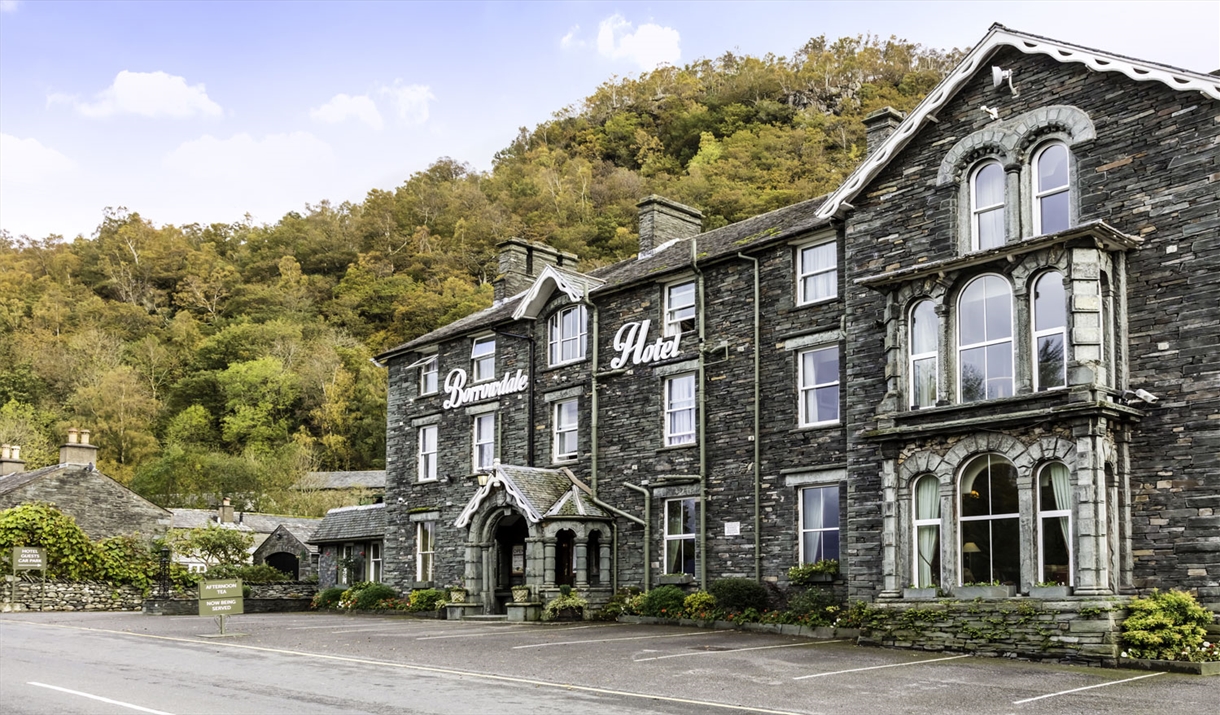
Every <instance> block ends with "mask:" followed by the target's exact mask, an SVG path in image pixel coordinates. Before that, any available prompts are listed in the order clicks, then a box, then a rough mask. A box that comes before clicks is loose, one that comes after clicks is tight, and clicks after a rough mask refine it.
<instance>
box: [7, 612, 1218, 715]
mask: <svg viewBox="0 0 1220 715" xmlns="http://www.w3.org/2000/svg"><path fill="white" fill-rule="evenodd" d="M229 630H230V631H231V632H237V633H242V634H244V635H236V636H233V637H228V638H223V639H222V638H212V637H209V636H212V635H215V634H216V632H217V628H216V625H215V622H214V621H213V620H212V619H207V618H196V617H157V616H143V615H140V614H113V613H89V614H86V613H75V614H63V613H59V614H56V613H41V614H40V613H25V614H5V615H3V616H0V711H2V712H4V713H14V714H25V713H31V714H33V713H37V714H38V715H43V714H45V713H101V714H103V715H105V714H110V713H128V714H130V713H133V712H144V713H154V714H155V713H169V714H172V715H188V714H191V713H201V714H208V715H210V714H212V713H217V714H225V715H229V714H232V715H243V714H246V713H250V714H252V715H257V714H263V713H294V714H295V713H302V714H312V713H438V714H442V715H448V714H450V713H492V712H494V713H497V714H499V713H505V714H512V713H522V714H526V713H528V714H530V715H550V714H551V713H555V714H556V715H558V714H560V713H562V714H563V715H572V714H573V713H586V712H587V713H606V714H608V715H619V714H624V715H626V714H633V715H634V714H640V713H696V712H698V713H704V712H708V713H734V712H737V713H740V712H761V713H774V714H786V715H797V714H801V715H807V714H811V713H868V714H869V715H883V714H886V715H887V714H888V713H936V714H938V715H940V714H946V715H952V714H955V713H961V714H962V715H980V714H983V713H1069V712H1070V713H1106V714H1107V715H1123V714H1126V713H1130V714H1131V715H1146V714H1147V713H1173V714H1174V715H1177V714H1179V713H1185V714H1191V713H1199V714H1200V715H1203V714H1204V713H1206V714H1207V715H1213V714H1214V713H1215V712H1216V703H1217V702H1220V677H1214V678H1202V677H1198V676H1184V675H1174V674H1149V673H1141V672H1135V671H1123V670H1110V669H1101V668H1086V667H1073V666H1061V665H1043V664H1036V663H1028V662H1021V661H1007V660H1003V659H995V658H976V657H971V656H965V655H961V654H952V653H920V652H915V651H893V650H883V649H877V648H860V647H857V646H854V645H851V644H850V643H845V642H837V643H836V642H817V641H807V640H799V639H794V638H788V637H781V636H776V635H764V634H757V633H743V632H736V631H709V630H701V629H691V628H676V627H656V626H637V625H627V624H571V625H490V624H485V623H470V622H460V623H454V622H446V621H421V620H415V619H407V618H400V617H352V616H340V615H328V614H262V615H253V614H252V615H245V616H235V617H233V618H232V619H231V620H230V624H229Z"/></svg>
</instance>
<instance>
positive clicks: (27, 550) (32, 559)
mask: <svg viewBox="0 0 1220 715" xmlns="http://www.w3.org/2000/svg"><path fill="white" fill-rule="evenodd" d="M12 562H13V572H14V573H15V572H17V571H45V570H46V568H47V550H46V549H43V548H38V547H33V546H14V547H13V554H12Z"/></svg>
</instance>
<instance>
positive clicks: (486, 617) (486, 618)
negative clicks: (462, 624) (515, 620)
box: [462, 614, 508, 623]
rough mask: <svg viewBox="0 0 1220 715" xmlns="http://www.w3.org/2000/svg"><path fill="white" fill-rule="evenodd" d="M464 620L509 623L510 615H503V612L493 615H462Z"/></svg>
mask: <svg viewBox="0 0 1220 715" xmlns="http://www.w3.org/2000/svg"><path fill="white" fill-rule="evenodd" d="M462 620H463V621H481V622H484V623H501V622H503V623H507V622H508V616H507V615H501V614H492V615H483V614H480V615H477V616H462Z"/></svg>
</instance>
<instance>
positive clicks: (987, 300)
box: [957, 275, 1012, 402]
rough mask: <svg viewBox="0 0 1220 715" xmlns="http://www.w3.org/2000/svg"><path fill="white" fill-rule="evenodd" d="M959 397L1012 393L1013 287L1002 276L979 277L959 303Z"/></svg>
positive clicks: (970, 398) (967, 399)
mask: <svg viewBox="0 0 1220 715" xmlns="http://www.w3.org/2000/svg"><path fill="white" fill-rule="evenodd" d="M957 346H958V347H957V350H958V352H957V364H958V399H959V401H960V402H974V401H976V400H989V399H993V398H996V397H1007V396H1009V395H1011V394H1012V291H1011V290H1010V289H1009V287H1008V281H1006V280H1004V279H1003V278H1001V277H999V276H994V275H987V276H980V277H978V278H975V279H974V280H973V281H971V282H970V284H969V285H967V286H966V289H965V290H963V291H962V296H961V298H960V299H959V300H958V306H957Z"/></svg>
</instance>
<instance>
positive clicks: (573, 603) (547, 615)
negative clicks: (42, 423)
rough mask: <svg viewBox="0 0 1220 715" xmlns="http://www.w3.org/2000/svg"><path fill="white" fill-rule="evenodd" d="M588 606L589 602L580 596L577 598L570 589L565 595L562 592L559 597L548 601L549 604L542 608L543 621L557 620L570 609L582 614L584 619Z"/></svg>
mask: <svg viewBox="0 0 1220 715" xmlns="http://www.w3.org/2000/svg"><path fill="white" fill-rule="evenodd" d="M588 606H589V602H588V601H586V600H585V599H583V598H581V597H580V596H577V595H576V594H575V593H573V592H572V590H571V589H570V588H569V589H568V592H567V593H563V592H562V591H561V592H560V594H559V595H558V596H556V597H555V598H553V599H551V600H550V601H548V602H547V604H546V605H545V606H543V607H542V620H544V621H553V620H555V617H556V616H558V615H559V612H560V611H563V610H566V609H569V608H570V609H572V610H574V611H577V612H578V613H579V614H580V617H581V618H583V617H584V615H585V609H586V608H588Z"/></svg>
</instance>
